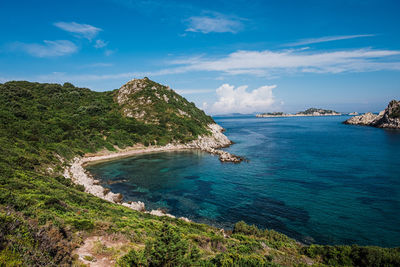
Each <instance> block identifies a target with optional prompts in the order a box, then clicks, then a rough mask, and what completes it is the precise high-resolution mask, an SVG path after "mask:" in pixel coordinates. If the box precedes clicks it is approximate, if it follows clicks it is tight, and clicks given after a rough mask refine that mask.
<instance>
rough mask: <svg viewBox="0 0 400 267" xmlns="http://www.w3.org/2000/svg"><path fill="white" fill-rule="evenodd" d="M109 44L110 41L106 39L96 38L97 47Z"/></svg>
mask: <svg viewBox="0 0 400 267" xmlns="http://www.w3.org/2000/svg"><path fill="white" fill-rule="evenodd" d="M107 45H108V42H105V41H104V40H101V39H98V40H96V43H95V45H94V47H95V48H103V47H105V46H107Z"/></svg>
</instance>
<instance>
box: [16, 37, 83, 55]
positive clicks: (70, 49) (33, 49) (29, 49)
mask: <svg viewBox="0 0 400 267" xmlns="http://www.w3.org/2000/svg"><path fill="white" fill-rule="evenodd" d="M43 43H44V44H36V43H31V44H28V43H21V42H16V43H13V44H12V45H11V49H12V50H21V51H23V52H25V53H28V54H30V55H32V56H35V57H58V56H65V55H69V54H73V53H75V52H77V51H78V47H77V46H76V45H75V44H74V43H73V42H71V41H68V40H57V41H48V40H44V41H43Z"/></svg>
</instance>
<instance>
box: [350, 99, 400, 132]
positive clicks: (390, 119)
mask: <svg viewBox="0 0 400 267" xmlns="http://www.w3.org/2000/svg"><path fill="white" fill-rule="evenodd" d="M343 123H344V124H353V125H364V126H372V127H377V128H393V129H400V101H397V100H392V101H390V103H389V105H388V106H387V108H386V109H385V110H383V111H381V112H380V113H379V114H373V113H371V112H368V113H365V114H363V115H360V116H355V117H352V118H350V119H348V120H346V121H344V122H343Z"/></svg>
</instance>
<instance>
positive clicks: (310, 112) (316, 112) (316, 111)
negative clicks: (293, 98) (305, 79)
mask: <svg viewBox="0 0 400 267" xmlns="http://www.w3.org/2000/svg"><path fill="white" fill-rule="evenodd" d="M340 115H342V113H339V112H336V111H334V110H330V109H320V108H309V109H307V110H305V111H300V112H297V113H295V114H290V113H283V112H271V113H261V114H257V115H256V117H258V118H276V117H313V116H340Z"/></svg>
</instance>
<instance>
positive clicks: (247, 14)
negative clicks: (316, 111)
mask: <svg viewBox="0 0 400 267" xmlns="http://www.w3.org/2000/svg"><path fill="white" fill-rule="evenodd" d="M0 12H1V16H0V32H1V34H0V82H6V81H8V80H29V81H38V82H57V83H63V82H66V81H68V82H72V83H73V84H75V85H76V86H81V87H88V88H91V89H93V90H97V91H105V90H111V89H116V88H119V87H120V86H121V85H122V84H124V83H125V82H127V81H129V80H130V79H133V78H142V77H144V76H147V77H149V78H151V79H153V80H155V81H157V82H160V83H163V84H166V85H169V86H170V87H171V88H173V89H175V90H177V91H178V92H179V93H181V94H182V95H184V96H185V97H186V98H187V99H189V100H190V101H193V102H195V103H196V105H197V106H198V107H200V108H203V109H205V110H206V111H207V112H209V113H212V114H222V113H232V112H241V113H252V112H265V111H285V112H295V111H299V110H303V109H305V108H308V107H311V106H315V107H321V108H332V109H335V110H338V111H343V112H350V111H359V112H365V111H374V112H376V111H379V110H382V109H383V108H384V107H385V106H386V105H387V103H388V101H390V100H391V99H400V16H399V15H398V14H399V12H400V2H399V1H385V0H380V1H372V0H364V1H356V0H347V1H341V0H335V1H327V0H326V1H324V0H315V1H311V0H302V1H300V0H299V1H294V0H293V1H289V0H282V1H242V0H231V1H219V0H213V1H173V0H169V1H155V0H148V1H133V0H98V1H84V0H80V1H75V0H70V1H61V0H60V1H42V0H36V1H20V0H12V1H11V0H10V1H7V0H2V1H0Z"/></svg>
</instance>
